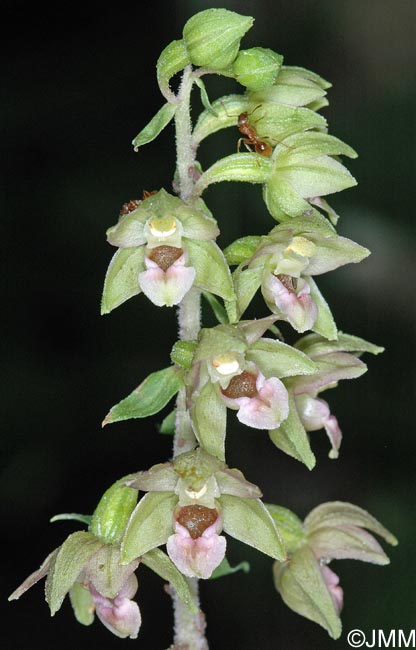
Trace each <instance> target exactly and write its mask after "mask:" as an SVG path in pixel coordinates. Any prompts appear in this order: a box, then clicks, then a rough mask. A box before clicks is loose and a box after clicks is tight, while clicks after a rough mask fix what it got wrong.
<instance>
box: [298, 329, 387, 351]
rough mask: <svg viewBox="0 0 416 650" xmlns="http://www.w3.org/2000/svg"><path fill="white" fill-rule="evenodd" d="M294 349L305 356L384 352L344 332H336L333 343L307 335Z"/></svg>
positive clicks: (317, 336)
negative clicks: (336, 335)
mask: <svg viewBox="0 0 416 650" xmlns="http://www.w3.org/2000/svg"><path fill="white" fill-rule="evenodd" d="M295 347H296V348H297V349H298V350H302V352H305V353H306V354H310V355H314V356H316V355H320V354H328V353H331V352H352V353H354V354H358V355H359V354H361V353H364V352H369V353H370V354H380V353H381V352H384V348H382V347H380V346H379V345H375V344H374V343H370V342H369V341H365V340H364V339H362V338H360V337H359V336H353V335H352V334H345V332H341V331H339V332H338V338H337V339H336V340H335V341H327V340H326V339H324V338H322V337H321V336H319V334H307V335H306V336H302V338H301V339H299V341H297V343H295Z"/></svg>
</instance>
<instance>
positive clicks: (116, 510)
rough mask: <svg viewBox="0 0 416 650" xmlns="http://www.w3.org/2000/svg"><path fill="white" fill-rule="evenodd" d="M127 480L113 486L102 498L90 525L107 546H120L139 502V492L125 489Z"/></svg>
mask: <svg viewBox="0 0 416 650" xmlns="http://www.w3.org/2000/svg"><path fill="white" fill-rule="evenodd" d="M124 484H125V479H120V481H117V482H116V483H114V485H112V486H111V487H110V488H109V489H108V490H107V491H106V492H105V493H104V494H103V496H102V497H101V500H100V502H99V504H98V506H97V507H96V509H95V511H94V514H93V516H92V520H91V524H90V532H91V533H93V535H95V536H96V537H98V539H100V540H101V541H103V542H105V543H106V544H118V543H119V542H120V541H121V538H122V537H123V534H124V530H125V528H126V525H127V522H128V520H129V517H130V515H131V513H132V512H133V510H134V507H135V505H136V502H137V492H136V490H133V489H132V488H129V487H125V485H124Z"/></svg>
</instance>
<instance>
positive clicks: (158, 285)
mask: <svg viewBox="0 0 416 650" xmlns="http://www.w3.org/2000/svg"><path fill="white" fill-rule="evenodd" d="M144 261H145V264H146V269H147V271H143V272H142V273H139V286H140V288H141V290H142V291H143V293H144V294H145V295H146V296H147V297H148V298H149V300H151V301H152V302H153V304H155V305H157V306H158V307H164V306H167V307H172V305H178V304H179V303H180V302H181V300H182V298H183V297H184V295H185V294H186V293H188V291H189V289H190V288H191V287H192V285H193V283H194V280H195V275H196V273H195V269H194V268H193V267H192V266H185V256H184V255H181V257H180V258H179V259H177V260H176V261H175V262H174V263H173V264H172V265H171V266H170V267H169V268H168V269H167V270H166V271H163V269H161V268H160V267H159V266H158V265H157V264H156V262H154V261H153V260H151V259H149V258H148V257H145V259H144Z"/></svg>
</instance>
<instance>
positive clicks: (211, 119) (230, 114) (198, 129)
mask: <svg viewBox="0 0 416 650" xmlns="http://www.w3.org/2000/svg"><path fill="white" fill-rule="evenodd" d="M247 110H248V101H247V97H246V96H245V95H225V96H224V97H220V98H219V99H216V100H215V101H214V102H212V104H211V110H208V109H207V110H205V111H203V112H202V113H201V114H200V115H199V117H198V120H197V122H196V124H195V128H194V131H193V134H192V141H193V144H194V145H198V144H199V143H200V142H201V141H202V140H204V139H205V138H206V137H207V136H209V135H211V134H212V133H216V132H217V131H220V130H221V129H226V128H228V127H230V126H235V127H236V126H237V122H238V117H239V115H241V113H245V112H247ZM236 133H237V132H236Z"/></svg>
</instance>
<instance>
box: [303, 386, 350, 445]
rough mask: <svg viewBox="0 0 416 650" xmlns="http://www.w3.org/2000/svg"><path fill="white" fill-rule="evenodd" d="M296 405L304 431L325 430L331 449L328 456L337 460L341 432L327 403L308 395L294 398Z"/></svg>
mask: <svg viewBox="0 0 416 650" xmlns="http://www.w3.org/2000/svg"><path fill="white" fill-rule="evenodd" d="M296 405H297V407H298V409H299V415H300V417H301V420H302V422H303V425H304V427H305V429H306V431H318V430H319V429H325V431H326V433H327V436H328V438H329V441H330V443H331V447H332V449H331V451H330V453H329V456H330V458H338V451H339V448H340V446H341V441H342V431H341V429H340V428H339V424H338V420H337V418H336V417H335V415H331V412H330V410H329V406H328V403H327V402H325V400H323V399H319V398H317V397H316V398H314V397H310V395H299V396H297V397H296Z"/></svg>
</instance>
